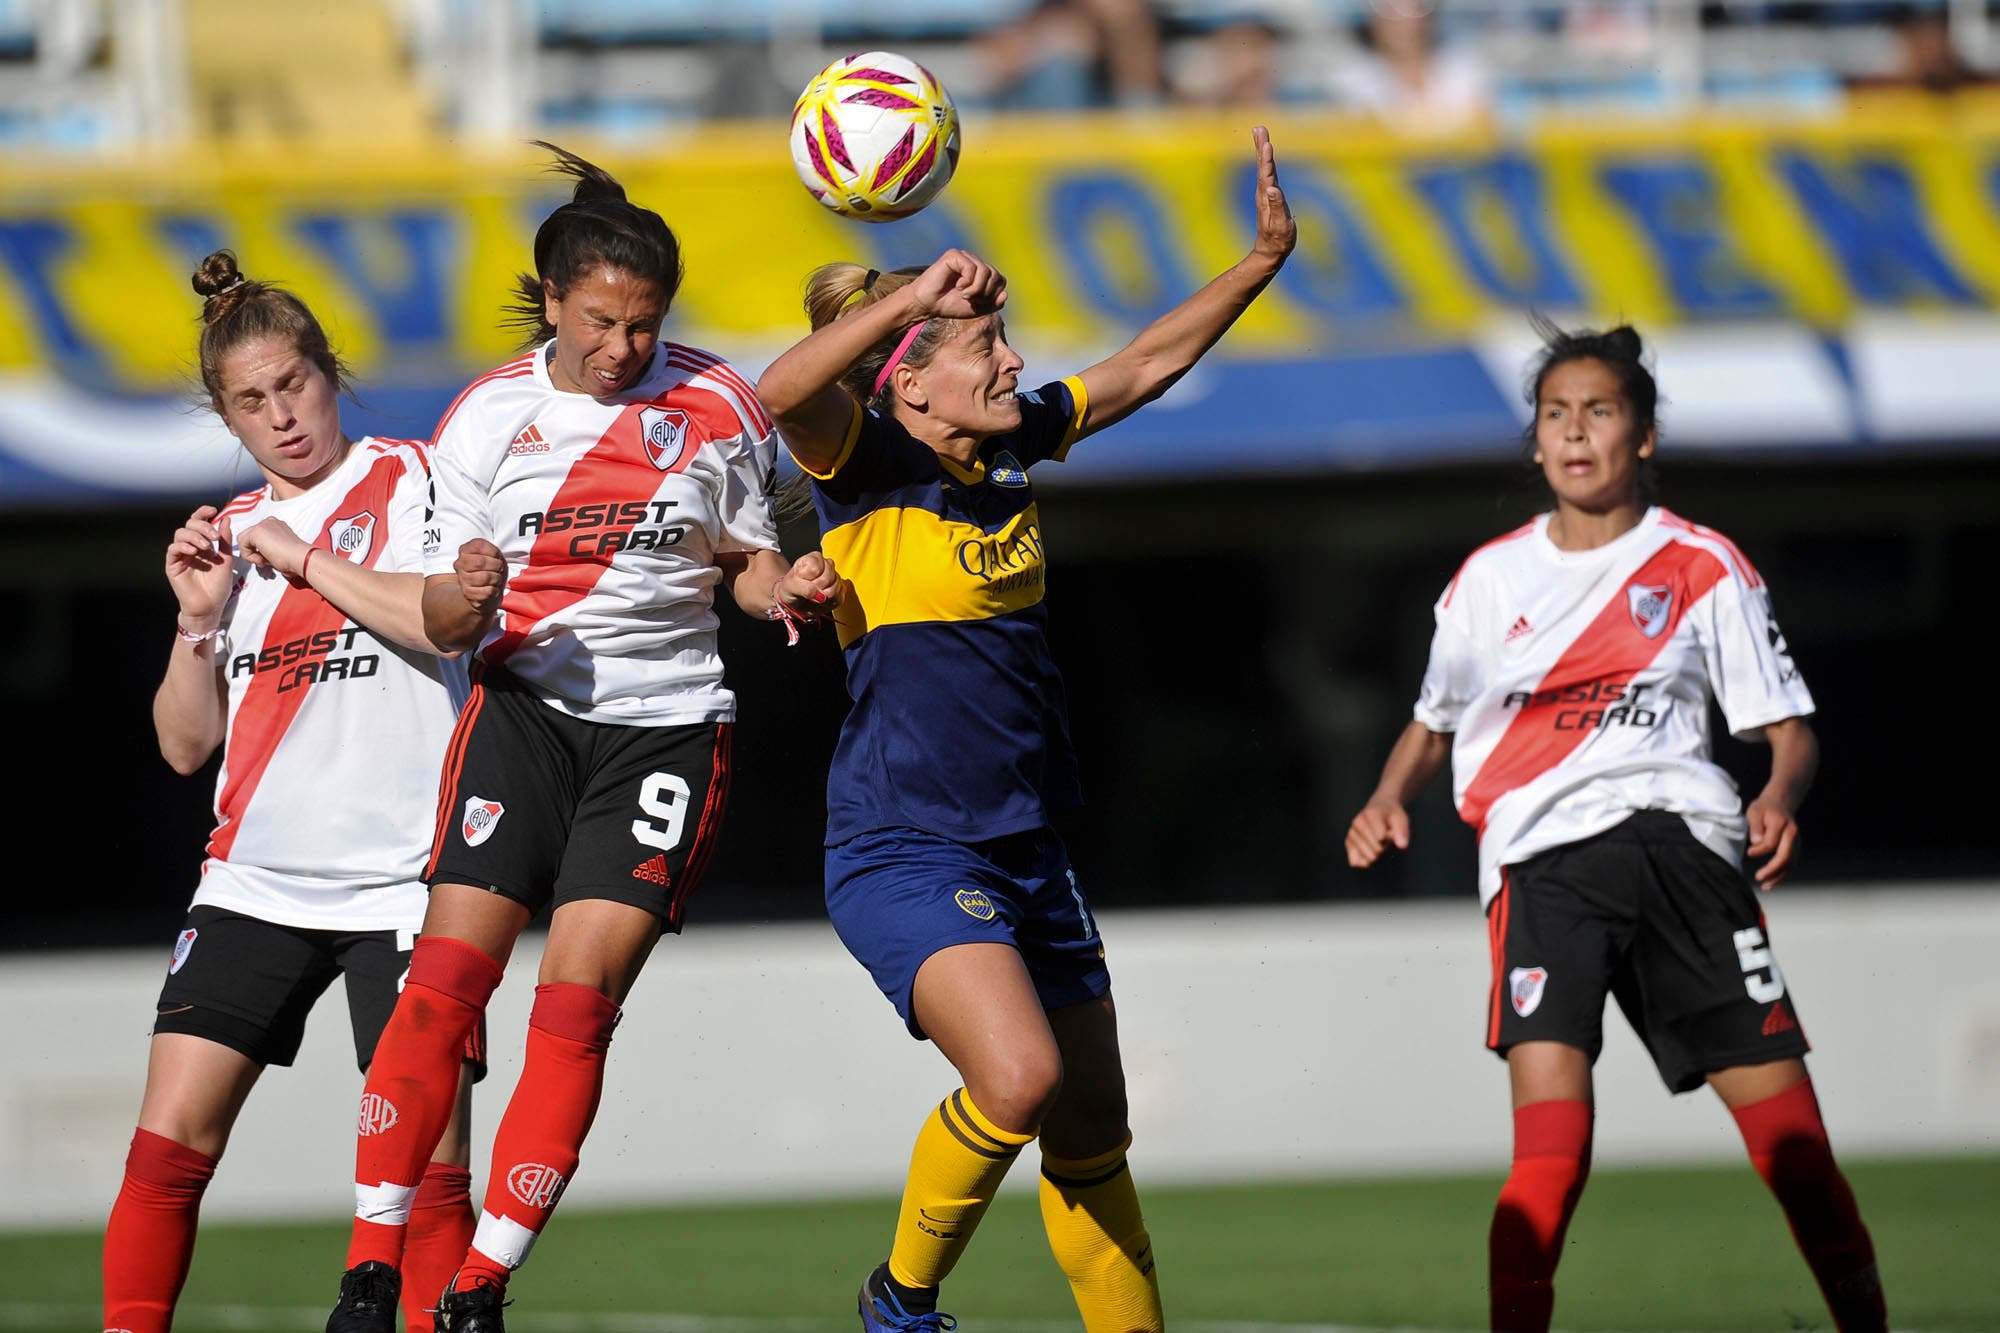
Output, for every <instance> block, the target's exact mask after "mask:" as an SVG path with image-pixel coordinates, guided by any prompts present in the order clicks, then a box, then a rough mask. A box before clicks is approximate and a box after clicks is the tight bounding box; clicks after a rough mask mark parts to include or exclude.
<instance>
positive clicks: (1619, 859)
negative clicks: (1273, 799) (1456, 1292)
mask: <svg viewBox="0 0 2000 1333" xmlns="http://www.w3.org/2000/svg"><path fill="white" fill-rule="evenodd" d="M1542 332H1543V334H1544V336H1545V338H1546V340H1547V345H1546V347H1545V348H1544V350H1543V352H1542V355H1541V357H1540V359H1539V360H1538V361H1537V363H1536V366H1535V374H1534V379H1533V384H1532V388H1531V389H1530V393H1529V402H1530V403H1531V404H1532V405H1533V407H1534V411H1535V421H1534V425H1533V426H1532V427H1531V428H1530V430H1529V439H1530V442H1531V443H1532V446H1533V450H1534V461H1535V463H1536V464H1537V465H1538V466H1539V467H1540V468H1541V471H1542V475H1543V477H1544V478H1545V479H1546V480H1547V482H1548V486H1549V490H1550V491H1551V492H1552V494H1553V496H1554V498H1555V508H1554V510H1553V511H1552V512H1550V513H1548V514H1544V515H1543V516H1541V517H1540V518H1537V519H1536V520H1535V521H1534V522H1532V523H1529V524H1527V525H1526V526H1524V527H1522V528H1520V529H1517V530H1516V531H1514V532H1512V533H1510V534H1508V535H1506V536H1504V537H1501V538H1498V539H1497V540H1495V541H1492V542H1489V543H1487V544H1486V545H1485V546H1482V547H1480V548H1479V549H1478V550H1477V551H1474V552H1473V553H1472V555H1471V556H1470V557H1469V558H1468V559H1467V560H1466V562H1465V564H1464V566H1463V567H1462V568H1461V569H1460V570H1459V572H1458V575H1457V576H1456V577H1455V578H1454V579H1452V581H1451V583H1450V585H1449V586H1447V587H1446V588H1445V591H1444V594H1443V596H1441V597H1440V598H1439V599H1438V603H1437V632H1436V635H1435V637H1434V638H1433V640H1432V643H1431V660H1430V666H1429V669H1428V670H1427V671H1426V673H1425V675H1424V683H1423V690H1422V692H1421V694H1420V695H1419V697H1418V700H1417V706H1416V717H1415V720H1413V721H1412V722H1411V723H1410V724H1409V725H1408V726H1407V727H1406V728H1405V729H1404V732H1403V735H1402V738H1401V739H1400V740H1398V741H1397V742H1396V746H1395V749H1394V750H1393V751H1392V752H1391V753H1390V756H1389V760H1388V763H1387V765H1386V766H1385V767H1384V769H1383V772H1382V779H1381V782H1380V784H1379V785H1378V786H1377V788H1376V791H1375V795H1374V796H1373V797H1372V798H1371V799H1370V800H1369V802H1368V804H1367V805H1366V806H1364V807H1363V808H1362V810H1361V812H1360V813H1359V814H1357V815H1356V816H1355V817H1354V822H1353V824H1352V826H1351V827H1350V828H1349V830H1348V835H1347V856H1348V862H1349V864H1351V865H1353V866H1355V867H1356V868H1364V869H1365V868H1366V867H1368V866H1370V865H1373V864H1374V863H1375V861H1376V860H1377V859H1379V858H1380V857H1381V855H1382V854H1383V853H1384V852H1385V851H1386V850H1388V849H1389V848H1390V847H1397V848H1402V847H1407V846H1408V845H1409V839H1410V822H1409V816H1408V814H1407V812H1406V809H1405V807H1406V806H1407V804H1408V803H1409V801H1410V800H1411V799H1412V798H1413V797H1414V796H1415V795H1416V794H1417V793H1418V792H1419V791H1420V790H1422V788H1423V786H1424V784H1425V783H1427V782H1428V781H1429V780H1430V779H1431V778H1432V777H1433V776H1434V775H1435V774H1436V773H1437V772H1438V771H1439V770H1440V769H1441V768H1443V767H1444V765H1445V763H1446V761H1447V760H1449V761H1450V763H1451V765H1452V786H1453V793H1454V797H1455V799H1456V803H1457V805H1458V810H1459V814H1460V816H1461V817H1462V818H1464V819H1465V821H1466V822H1467V823H1469V824H1471V825H1472V826H1473V827H1474V828H1475V829H1477V830H1478V832H1479V884H1480V896H1481V900H1482V902H1483V903H1484V904H1485V906H1486V911H1487V935H1488V939H1489V942H1490V945H1491V952H1492V960H1493V981H1492V990H1491V992H1490V994H1489V997H1488V1005H1489V1009H1488V1020H1487V1031H1486V1044H1487V1046H1488V1047H1489V1048H1490V1049H1492V1050H1493V1052H1494V1053H1495V1054H1497V1055H1499V1056H1501V1057H1502V1058H1504V1059H1505V1060H1506V1061H1507V1066H1508V1073H1509V1077H1510V1079H1511V1082H1512V1085H1513V1104H1514V1163H1513V1170H1512V1172H1511V1173H1510V1174H1509V1176H1508V1178H1507V1184H1506V1186H1505V1188H1504V1189H1503V1190H1502V1191H1501V1194H1500V1201H1499V1204H1498V1207H1497V1208H1496V1210H1495V1212H1494V1217H1493V1227H1492V1233H1491V1237H1490V1249H1489V1261H1490V1286H1491V1293H1492V1322H1493V1327H1494V1328H1495V1329H1506V1330H1543V1329H1546V1328H1548V1326H1549V1319H1550V1314H1551V1311H1552V1309H1553V1308H1554V1302H1555V1287H1554V1276H1555V1268H1556V1260H1557V1258H1558V1257H1559V1256H1560V1254H1561V1251H1562V1240H1563V1233H1564V1231H1565V1230H1566V1228H1567V1227H1568V1224H1569V1218H1570V1214H1571V1212H1572V1211H1573V1210H1574V1209H1575V1207H1576V1203H1577V1200H1578V1198H1579V1197H1580V1196H1581V1194H1582V1192H1583V1185H1584V1180H1585V1177H1586V1176H1587V1175H1588V1172H1589V1166H1590V1142H1591V1126H1592V1120H1593V1110H1592V1089H1591V1067H1592V1065H1593V1064H1594V1063H1595V1061H1596V1059H1597V1054H1598V1050H1599V1048H1600V1046H1601V1045H1602V1041H1603V1028H1602V1024H1603V1013H1604V1001H1605V997H1606V995H1607V994H1609V995H1611V996H1615V997H1616V998H1617V1000H1618V1004H1619V1007H1620V1008H1621V1009H1623V1010H1624V1011H1625V1015H1626V1017H1627V1018H1628V1019H1629V1020H1630V1021H1631V1024H1632V1026H1633V1028H1634V1030H1635V1031H1637V1032H1638V1034H1639V1036H1640V1039H1641V1040H1642V1041H1644V1042H1645V1044H1646V1049H1647V1050H1648V1052H1649V1053H1650V1054H1651V1055H1652V1057H1653V1061H1654V1063H1655V1064H1656V1065H1657V1066H1658V1068H1659V1071H1660V1076H1661V1077H1662V1078H1663V1079H1664V1080H1665V1081H1666V1084H1667V1086H1668V1088H1669V1089H1671V1090H1672V1091H1674V1092H1686V1091H1689V1090H1691V1089H1694V1088H1698V1087H1700V1086H1701V1085H1702V1084H1703V1083H1707V1084H1708V1085H1709V1086H1710V1087H1712V1088H1714V1089H1715V1090H1716V1092H1717V1094H1718V1095H1720V1096H1721V1098H1722V1100H1723V1102H1724V1103H1725V1104H1726V1105H1727V1106H1728V1107H1729V1109H1730V1112H1731V1114H1732V1115H1734V1116H1735V1118H1736V1122H1737V1124H1738V1126H1739V1127H1740V1128H1741V1130H1742V1133H1743V1138H1744V1143H1745V1145H1746V1147H1747V1148H1748V1149H1749V1153H1750V1159H1751V1161H1752V1163H1753V1164H1754V1165H1755V1166H1756V1168H1757V1171H1758V1173H1759V1174H1760V1175H1761V1176H1763V1178H1764V1180H1765V1181H1766V1183H1767V1184H1769V1185H1770V1187H1771V1189H1772V1191H1773V1193H1775V1194H1776V1196H1777V1198H1778V1202H1779V1203H1780V1204H1781V1205H1782V1206H1783V1208H1784V1211H1785V1216H1786V1218H1787V1220H1789V1221H1790V1223H1791V1226H1792V1233H1793V1235H1794V1237H1795V1238H1796V1239H1797V1241H1798V1243H1799V1248H1800V1250H1801V1251H1802V1252H1803V1253H1804V1255H1805V1258H1806V1262H1807V1263H1808V1264H1809V1265H1810V1266H1811V1268H1812V1271H1813V1276H1814V1277H1815V1278H1816V1279H1817V1280H1818V1282H1819V1285H1820V1289H1821V1291H1822V1292H1823V1293H1824V1294H1825V1296H1826V1301H1827V1305H1828V1307H1829V1309H1831V1310H1832V1312H1833V1316H1834V1321H1835V1324H1836V1326H1837V1327H1838V1328H1839V1329H1840V1330H1842V1333H1881V1330H1883V1329H1885V1328H1886V1326H1887V1325H1886V1318H1887V1316H1886V1315H1885V1313H1884V1308H1883V1300H1882V1290H1881V1281H1880V1277H1879V1275H1878V1273H1877V1271H1876V1266H1875V1253H1874V1248H1873V1245H1872V1244H1871V1242H1870V1240H1869V1237H1868V1231H1867V1228H1866V1227H1865V1226H1864V1225H1863V1224H1862V1221H1861V1215H1860V1212H1859V1210H1858V1209H1857V1208H1856V1206H1855V1203H1854V1195H1853V1193H1852V1191H1850V1190H1849V1188H1848V1185H1847V1181H1846V1179H1845V1178H1844V1177H1843V1176H1842V1175H1841V1173H1840V1169H1839V1167H1838V1166H1837V1165H1836V1164H1835V1162H1834V1158H1833V1151H1832V1148H1831V1147H1830V1146H1829V1144H1828V1142H1827V1135H1826V1128H1825V1125H1824V1124H1823V1123H1822V1121H1821V1119H1820V1112H1819V1105H1818V1101H1817V1099H1816V1098H1815V1097H1814V1095H1813V1087H1812V1082H1811V1080H1810V1078H1809V1077H1808V1076H1807V1073H1806V1066H1805V1061H1804V1059H1803V1058H1802V1057H1803V1056H1804V1055H1805V1053H1806V1050H1807V1045H1806V1040H1805V1034H1804V1031H1803V1030H1802V1029H1801V1027H1800V1026H1799V1020H1798V1016H1797V1014H1796V1013H1795V1012H1794V1010H1793V1008H1792V999H1791V996H1790V995H1789V993H1788V991H1787V988H1786V985H1785V980H1784V976H1783V974H1782V973H1781V972H1780V971H1779V970H1778V965H1777V962H1776V960H1775V958H1774V957H1773V956H1772V952H1771V947H1770V939H1769V937H1768V933H1767V927H1766V925H1765V922H1764V914H1763V912H1762V910H1761V909H1760V907H1759V906H1758V902H1757V894H1756V888H1763V889H1770V888H1774V887H1776V886H1777V884H1778V883H1780V882H1781V881H1782V880H1783V879H1784V877H1785V875H1786V874H1787V873H1788V872H1789V871H1790V869H1791V865H1792V859H1793V856H1794V853H1795V851H1796V848H1797V839H1798V824H1797V812H1798V808H1799V805H1800V803H1801V802H1803V801H1804V800H1805V795H1806V790H1807V788H1808V787H1809V786H1810V785H1811V782H1812V778H1813V772H1814V769H1815V767H1816V766H1817V763H1818V754H1819V749H1818V745H1817V743H1816V742H1815V741H1814V739H1813V733H1812V728H1811V726H1810V725H1809V724H1808V723H1807V722H1806V717H1807V715H1808V714H1810V713H1811V712H1812V711H1813V701H1812V696H1811V695H1810V694H1809V693H1808V692H1807V691H1806V687H1805V682H1804V681H1803V680H1802V679H1800V677H1799V672H1798V668H1797V667H1796V666H1795V665H1794V664H1793V662H1792V659H1791V657H1790V655H1789V653H1788V652H1787V650H1786V646H1785V639H1784V636H1783V635H1782V634H1781V633H1780V632H1779V630H1778V626H1777V622H1776V621H1775V620H1774V619H1773V618H1772V612H1771V599H1770V594H1769V592H1768V590H1767V589H1766V588H1765V586H1764V582H1763V580H1762V579H1761V578H1760V577H1759V576H1758V574H1757V571H1756V569H1755V568H1753V567H1752V566H1751V564H1750V562H1749V561H1748V560H1747V559H1745V558H1744V556H1743V553H1742V552H1741V551H1739V550H1737V548H1736V547H1735V545H1734V544H1733V543H1731V542H1730V541H1729V540H1728V539H1727V538H1726V537H1723V536H1722V535H1721V534H1720V533H1717V532H1714V531H1712V530H1710V529H1708V528H1703V527H1700V526H1698V525H1696V524H1693V523H1689V522H1688V521H1686V520H1685V519H1682V518H1680V517H1678V516H1677V515H1675V514H1673V513H1671V512H1669V511H1668V510H1666V509H1663V508H1660V507H1659V506H1657V505H1654V504H1652V503H1650V498H1649V491H1650V478H1649V476H1648V469H1649V466H1650V460H1651V458H1652V456H1653V451H1654V448H1655V446H1656V445H1657V443H1658V428H1657V424H1656V420H1655V417H1656V411H1657V404H1658V398H1659V394H1658V390H1657V388H1656V386H1655V384H1654V381H1653V376H1652V373H1651V372H1650V371H1649V370H1648V369H1647V368H1646V366H1645V364H1644V362H1643V361H1642V360H1641V356H1640V351H1641V349H1640V341H1639V335H1638V334H1636V333H1634V332H1633V331H1632V330H1631V329H1629V328H1618V329H1613V330H1611V331H1610V332H1608V333H1588V332H1585V333H1576V334H1568V333H1564V332H1562V331H1561V330H1559V329H1556V328H1554V327H1553V326H1543V328H1542ZM1711 699H1712V700H1714V701H1715V702H1716V703H1719V704H1720V705H1721V708H1722V713H1723V716H1724V717H1725V718H1726V719H1727V721H1728V725H1729V729H1730V731H1731V733H1732V734H1734V735H1736V736H1738V737H1740V738H1742V739H1746V740H1759V741H1764V742H1766V743H1768V744H1769V746H1770V749H1771V776H1770V780H1769V782H1767V783H1766V784H1765V787H1764V789H1763V791H1761V792H1760V793H1759V794H1758V795H1757V797H1756V798H1755V799H1754V800H1752V801H1751V802H1750V805H1749V808H1748V809H1747V810H1745V809H1744V808H1743V806H1742V804H1741V801H1740V800H1739V798H1738V796H1737V793H1736V788H1735V786H1734V784H1732V783H1731V782H1730V780H1729V778H1728V777H1727V776H1725V775H1724V774H1723V772H1722V770H1721V769H1719V768H1717V767H1716V766H1715V763H1714V761H1713V760H1712V759H1711V758H1710V756H1709V749H1710V746H1709V720H1708V719H1709V706H1710V701H1711ZM1746 853H1747V854H1748V855H1749V856H1752V857H1764V858H1767V859H1766V860H1765V862H1764V864H1763V866H1762V867H1761V868H1760V869H1759V870H1758V871H1757V872H1756V876H1755V880H1754V884H1755V888H1753V881H1752V880H1751V879H1750V878H1749V877H1747V876H1746V875H1745V873H1744V870H1743V859H1744V856H1745V855H1746Z"/></svg>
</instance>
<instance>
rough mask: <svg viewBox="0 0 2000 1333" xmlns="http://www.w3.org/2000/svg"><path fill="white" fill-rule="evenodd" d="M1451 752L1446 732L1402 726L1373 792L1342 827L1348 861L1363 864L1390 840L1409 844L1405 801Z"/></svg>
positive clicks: (1359, 867) (1370, 862)
mask: <svg viewBox="0 0 2000 1333" xmlns="http://www.w3.org/2000/svg"><path fill="white" fill-rule="evenodd" d="M1450 758H1451V733H1450V732H1448V731H1432V730H1431V729H1430V728H1429V727H1427V726H1425V725H1424V724H1423V723H1421V722H1414V721H1413V722H1411V723H1410V725H1409V726H1407V727H1404V728H1403V734H1402V735H1401V736H1398V737H1397V738H1396V744H1395V745H1394V746H1393V747H1392V748H1391V749H1390V751H1389V759H1388V762H1387V763H1385V764H1383V765H1382V778H1381V781H1379V782H1377V783H1376V784H1375V794H1374V795H1373V796H1370V797H1369V798H1368V804H1366V805H1364V806H1362V807H1361V812H1360V813H1359V814H1357V815H1355V816H1354V822H1353V823H1351V824H1349V825H1348V827H1347V864H1349V865H1351V866H1353V867H1354V868H1355V869H1356V870H1366V869H1367V868H1368V867H1369V866H1372V865H1374V864H1375V862H1376V861H1377V860H1379V859H1380V858H1381V856H1382V853H1383V852H1385V851H1387V850H1388V849H1389V847H1390V845H1391V844H1394V846H1395V847H1396V850H1398V851H1408V850H1409V847H1410V813H1409V809H1408V807H1409V804H1410V802H1411V801H1413V800H1415V799H1416V798H1417V793H1419V792H1421V791H1422V790H1423V789H1424V788H1425V787H1427V786H1429V785H1430V780H1431V779H1432V778H1434V777H1436V776H1437V774H1438V770H1439V769H1441V768H1443V767H1444V766H1445V763H1446V762H1447V761H1448V760H1449V759H1450Z"/></svg>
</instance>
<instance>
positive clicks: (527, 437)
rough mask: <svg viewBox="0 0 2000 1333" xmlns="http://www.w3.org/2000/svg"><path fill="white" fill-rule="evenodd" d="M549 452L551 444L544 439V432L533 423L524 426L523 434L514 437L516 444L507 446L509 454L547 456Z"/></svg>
mask: <svg viewBox="0 0 2000 1333" xmlns="http://www.w3.org/2000/svg"><path fill="white" fill-rule="evenodd" d="M548 451H549V442H548V441H547V440H545V439H543V438H542V432H541V431H540V430H539V429H538V428H537V427H536V426H535V423H534V422H532V421H530V422H529V423H528V424H527V425H525V426H523V427H522V428H521V433H520V434H519V435H516V436H515V437H514V442H513V443H512V444H509V445H508V446H507V452H508V453H509V454H545V453H547V452H548Z"/></svg>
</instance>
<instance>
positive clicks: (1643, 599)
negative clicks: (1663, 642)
mask: <svg viewBox="0 0 2000 1333" xmlns="http://www.w3.org/2000/svg"><path fill="white" fill-rule="evenodd" d="M1625 605H1626V608H1627V609H1628V610H1630V611H1631V612H1632V623H1633V624H1634V625H1636V626H1638V628H1639V632H1640V633H1641V634H1643V635H1645V636H1646V637H1647V638H1649V639H1657V638H1659V637H1660V632H1661V631H1662V630H1664V629H1666V627H1667V616H1668V614H1669V613H1671V612H1672V611H1673V609H1674V590H1673V589H1672V588H1669V587H1668V586H1667V585H1665V584H1664V583H1662V584H1656V585H1652V586H1648V585H1646V584H1644V583H1632V584H1627V585H1626V588H1625Z"/></svg>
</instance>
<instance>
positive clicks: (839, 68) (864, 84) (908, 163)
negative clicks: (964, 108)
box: [792, 51, 958, 222]
mask: <svg viewBox="0 0 2000 1333" xmlns="http://www.w3.org/2000/svg"><path fill="white" fill-rule="evenodd" d="M792 165H793V166H794V167H796V168H797V169H798V173H799V179H800V180H801V181H803V182H805V187H806V189H808V190H810V191H812V195H813V198H815V199H817V200H819V201H820V202H821V203H822V204H824V205H826V206H827V207H828V208H830V209H832V210H833V211H834V212H836V213H838V214H840V215H841V216H842V217H848V218H857V219H859V220H860V221H862V222H892V221H894V220H895V219H897V218H906V217H908V216H909V215H910V214H912V213H914V212H916V211H917V210H918V209H920V208H922V207H923V206H924V205H925V204H928V203H929V202H930V201H931V200H933V199H935V198H937V196H938V192H939V191H940V190H942V189H944V187H945V184H946V182H948V181H950V180H951V173H952V172H953V171H954V170H956V169H957V167H958V108H957V107H955V106H953V105H952V101H951V95H950V94H949V93H947V92H946V91H945V90H944V85H943V84H941V83H939V82H938V80H937V76H936V75H934V74H932V73H931V72H930V71H929V70H927V69H925V68H924V67H923V66H922V65H919V64H918V63H917V62H916V61H914V60H912V59H910V58H909V57H908V56H899V55H897V54H895V53H894V52H892V51H863V52H861V53H860V54H859V55H851V56H842V57H841V58H840V59H839V60H836V61H834V62H833V63H832V64H831V65H828V66H827V67H826V68H825V69H823V70H821V71H820V72H819V73H817V74H815V75H814V76H813V78H812V82H810V83H808V84H807V85H806V90H805V91H804V92H803V93H800V94H799V100H798V104H797V105H796V106H794V107H793V108H792Z"/></svg>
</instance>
